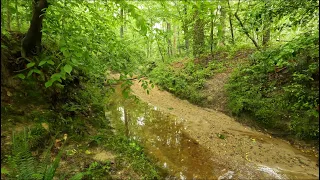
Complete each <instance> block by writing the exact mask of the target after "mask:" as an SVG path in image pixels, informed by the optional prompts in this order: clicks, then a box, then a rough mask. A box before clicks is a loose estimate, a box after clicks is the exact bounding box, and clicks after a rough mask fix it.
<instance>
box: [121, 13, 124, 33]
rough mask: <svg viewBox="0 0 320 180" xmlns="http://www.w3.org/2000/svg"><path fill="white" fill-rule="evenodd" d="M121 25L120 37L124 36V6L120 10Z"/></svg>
mask: <svg viewBox="0 0 320 180" xmlns="http://www.w3.org/2000/svg"><path fill="white" fill-rule="evenodd" d="M120 18H121V27H120V38H123V19H124V18H123V8H121V10H120Z"/></svg>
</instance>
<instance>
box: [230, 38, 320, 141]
mask: <svg viewBox="0 0 320 180" xmlns="http://www.w3.org/2000/svg"><path fill="white" fill-rule="evenodd" d="M318 40H319V36H318V34H309V33H306V34H303V35H302V36H300V37H298V38H296V39H294V40H292V41H291V42H289V43H287V44H285V45H283V46H281V47H279V48H274V49H269V50H266V51H264V52H258V53H256V54H255V55H254V56H253V57H252V59H251V66H249V67H244V68H242V69H240V70H239V71H237V72H235V73H234V75H233V77H232V79H231V80H230V82H229V83H228V85H227V89H228V93H229V106H230V108H231V110H232V111H233V112H234V113H235V114H240V113H243V112H249V113H251V114H253V115H254V117H255V118H256V119H257V120H259V121H260V122H262V123H263V124H265V125H268V126H271V127H277V128H281V129H283V130H286V129H290V131H291V132H292V133H294V134H296V135H297V136H299V137H301V138H318V137H319V130H318V127H319V123H318V121H317V119H318V117H319V115H318V109H317V107H318V106H319V92H318V90H319V87H318V82H317V81H318V80H319V79H318V78H319V69H318V67H319V52H318V51H317V49H318V48H319V43H318ZM252 85H254V86H252Z"/></svg>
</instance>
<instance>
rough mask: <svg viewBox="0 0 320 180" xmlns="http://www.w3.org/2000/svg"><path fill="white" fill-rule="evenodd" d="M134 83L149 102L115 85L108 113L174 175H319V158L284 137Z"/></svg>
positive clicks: (137, 93) (187, 176) (283, 177)
mask: <svg viewBox="0 0 320 180" xmlns="http://www.w3.org/2000/svg"><path fill="white" fill-rule="evenodd" d="M131 88H132V90H133V92H134V94H135V95H136V96H137V97H139V99H141V100H142V101H143V102H148V103H150V104H149V105H148V104H146V103H143V102H141V101H139V100H137V101H135V100H133V99H131V100H128V99H127V100H124V99H123V97H122V95H121V93H119V92H120V90H119V87H117V90H116V94H114V95H112V97H111V99H110V103H109V104H108V105H107V107H108V108H109V110H108V111H107V112H106V115H107V116H109V117H110V119H112V124H113V126H114V127H115V129H116V132H117V133H122V134H125V135H127V136H128V137H130V138H133V139H136V140H138V141H140V142H141V144H142V145H143V146H144V147H145V149H146V152H147V153H148V154H149V155H150V157H153V158H154V160H155V161H154V162H156V163H158V165H160V166H162V167H163V168H165V169H167V170H168V171H169V172H170V176H169V177H171V178H172V177H176V178H177V179H219V178H220V179H229V178H232V179H299V180H300V179H319V176H318V173H319V168H318V166H317V165H316V162H317V160H316V159H314V158H311V157H309V156H307V155H306V154H305V153H302V152H300V151H299V150H297V149H295V148H293V147H292V146H291V145H290V144H289V143H288V142H286V141H283V140H281V139H276V138H273V137H271V136H270V135H268V134H263V133H261V132H257V131H255V130H253V129H251V128H249V127H246V126H243V125H241V124H240V123H238V122H236V121H235V120H234V119H232V118H231V117H228V116H226V115H225V114H222V113H220V112H217V111H214V110H211V109H205V108H201V107H197V106H194V105H192V104H190V103H188V102H187V101H183V100H180V99H178V98H176V97H174V96H172V95H171V94H170V93H168V92H165V91H160V90H159V89H157V88H155V89H153V90H152V91H151V92H150V95H148V94H146V92H145V90H144V89H143V88H142V87H141V84H140V83H138V82H134V85H133V86H132V87H131ZM155 106H156V107H155ZM216 134H223V135H224V136H225V138H223V139H222V138H219V137H217V136H216ZM315 156H316V157H318V154H317V155H315ZM217 177H218V178H217ZM222 177H223V178H222ZM171 178H170V179H171Z"/></svg>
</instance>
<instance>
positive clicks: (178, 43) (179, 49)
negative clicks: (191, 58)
mask: <svg viewBox="0 0 320 180" xmlns="http://www.w3.org/2000/svg"><path fill="white" fill-rule="evenodd" d="M179 38H180V29H179V26H178V37H177V39H178V40H177V41H178V42H177V46H178V52H179V55H181V48H180V40H179Z"/></svg>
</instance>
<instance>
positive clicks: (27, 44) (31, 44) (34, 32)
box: [21, 0, 48, 57]
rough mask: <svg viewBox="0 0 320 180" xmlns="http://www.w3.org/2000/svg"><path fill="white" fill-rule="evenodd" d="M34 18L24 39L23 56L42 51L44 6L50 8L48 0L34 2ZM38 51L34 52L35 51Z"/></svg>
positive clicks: (35, 0)
mask: <svg viewBox="0 0 320 180" xmlns="http://www.w3.org/2000/svg"><path fill="white" fill-rule="evenodd" d="M33 3H34V4H33V13H32V20H31V23H30V27H29V30H28V32H27V34H26V36H25V37H24V38H23V39H22V43H21V44H22V50H21V55H22V57H28V56H31V55H33V54H39V53H40V52H41V39H42V32H41V29H42V21H43V16H44V13H45V11H42V9H44V8H48V2H47V0H34V2H33ZM34 50H35V51H36V53H34V52H33V51H34Z"/></svg>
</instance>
